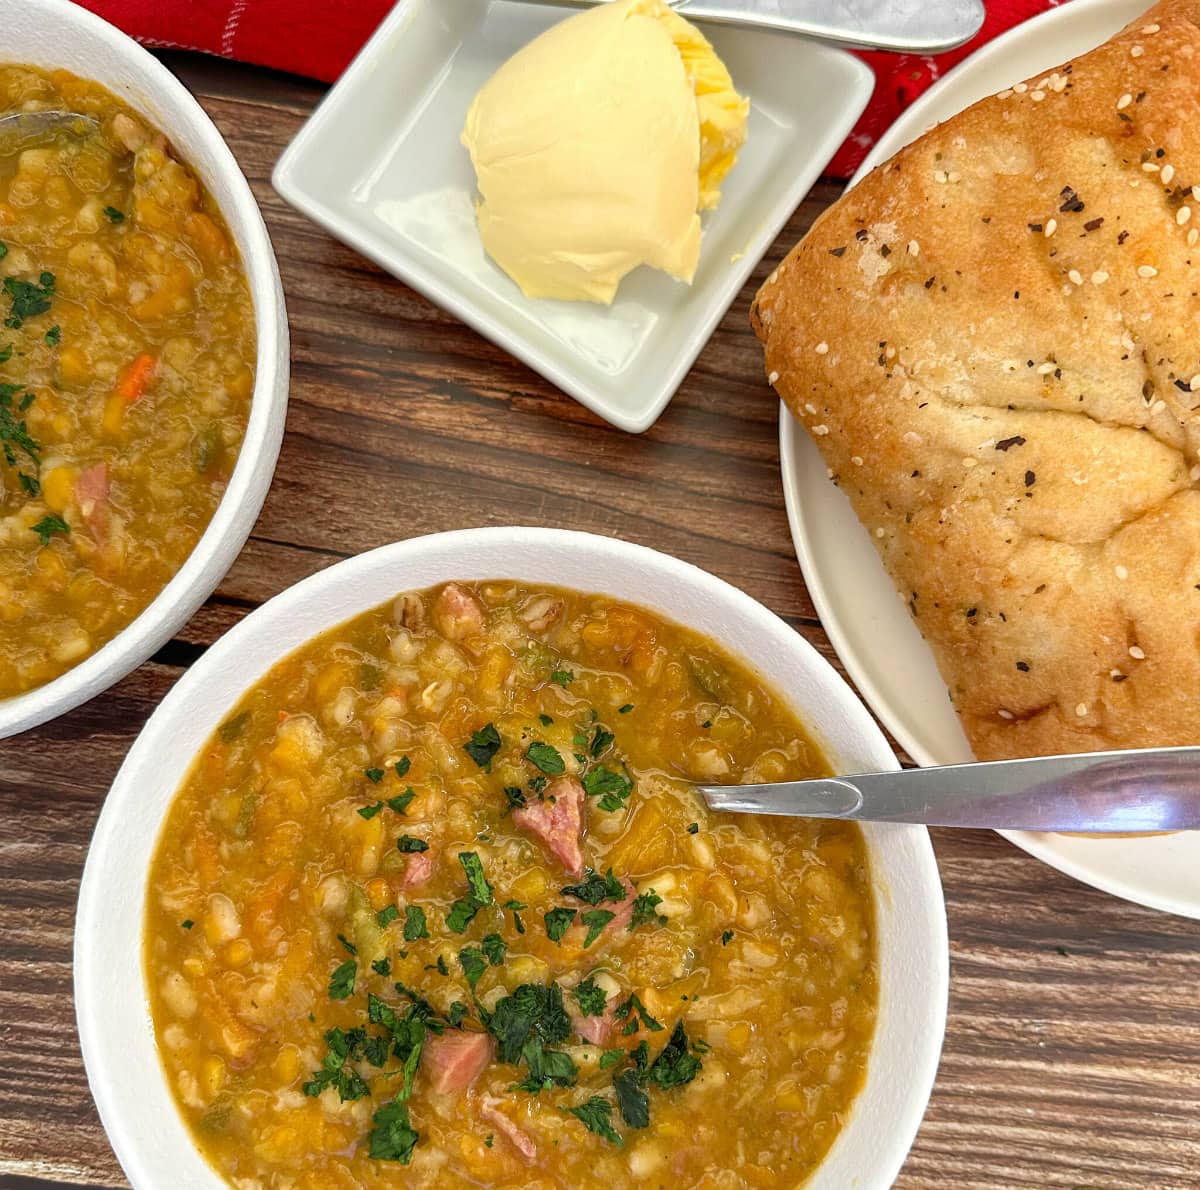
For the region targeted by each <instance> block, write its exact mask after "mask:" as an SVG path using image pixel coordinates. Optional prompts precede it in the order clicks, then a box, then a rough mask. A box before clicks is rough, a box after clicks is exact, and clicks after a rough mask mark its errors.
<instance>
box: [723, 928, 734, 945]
mask: <svg viewBox="0 0 1200 1190" xmlns="http://www.w3.org/2000/svg"><path fill="white" fill-rule="evenodd" d="M732 941H733V931H732V930H726V931H725V933H723V934H722V935H721V945H722V946H728V945H729V944H730V943H731V942H732Z"/></svg>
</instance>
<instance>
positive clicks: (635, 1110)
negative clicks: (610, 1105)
mask: <svg viewBox="0 0 1200 1190" xmlns="http://www.w3.org/2000/svg"><path fill="white" fill-rule="evenodd" d="M640 1081H641V1080H640V1079H639V1077H638V1072H637V1071H636V1070H622V1071H621V1073H620V1074H617V1075H614V1076H613V1090H614V1091H616V1093H617V1107H618V1108H619V1109H620V1111H621V1119H622V1120H624V1121H625V1123H626V1124H628V1125H629V1127H630V1128H647V1127H649V1125H650V1097H649V1096H648V1095H647V1094H646V1092H645V1091H643V1090H642V1088H641V1086H640Z"/></svg>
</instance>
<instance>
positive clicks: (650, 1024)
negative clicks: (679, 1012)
mask: <svg viewBox="0 0 1200 1190" xmlns="http://www.w3.org/2000/svg"><path fill="white" fill-rule="evenodd" d="M613 1015H614V1016H615V1017H616V1018H617V1020H619V1021H625V1028H624V1030H622V1032H623V1033H624V1035H625V1036H626V1037H628V1036H629V1035H630V1034H632V1033H636V1032H637V1031H638V1021H639V1020H640V1021H641V1027H642V1028H643V1029H648V1030H649V1031H650V1032H651V1033H661V1032H662V1025H661V1024H660V1023H659V1022H658V1021H656V1020H655V1019H654V1017H652V1016H651V1015H650V1013H649V1012H647V1011H646V1006H645V1005H644V1004H643V1003H642V1002H641V1000H639V999H638V997H637V994H636V993H630V996H629V999H628V1000H624V1001H622V1002H621V1003H620V1004H618V1005H617V1007H616V1010H615V1012H614V1013H613Z"/></svg>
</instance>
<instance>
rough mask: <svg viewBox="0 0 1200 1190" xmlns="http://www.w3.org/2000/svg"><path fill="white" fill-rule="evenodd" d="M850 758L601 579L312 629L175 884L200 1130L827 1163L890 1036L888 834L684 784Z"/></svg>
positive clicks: (659, 1176)
mask: <svg viewBox="0 0 1200 1190" xmlns="http://www.w3.org/2000/svg"><path fill="white" fill-rule="evenodd" d="M827 772H828V769H827V767H826V765H825V762H824V760H823V759H822V757H821V755H820V753H819V752H818V750H817V749H816V747H815V746H814V745H813V743H812V741H811V740H810V739H809V738H808V736H807V735H806V733H805V730H804V728H803V727H802V725H801V724H800V723H799V722H798V721H797V719H796V717H795V715H794V714H793V713H792V712H791V711H790V710H789V709H788V707H787V706H786V705H784V704H783V702H782V701H781V699H780V697H779V696H778V695H777V694H775V693H774V692H773V691H772V690H771V689H770V688H768V687H767V686H765V685H764V684H763V682H762V681H761V679H760V678H758V677H757V676H756V675H755V674H754V673H752V672H751V671H750V670H749V669H748V668H747V667H746V666H744V665H743V664H741V663H740V662H738V661H737V660H736V659H735V658H733V657H731V656H730V655H729V654H728V653H726V652H725V651H724V650H723V649H722V648H721V647H720V646H719V645H718V644H716V643H715V642H713V641H711V640H709V639H706V638H704V637H702V636H700V635H698V634H696V633H694V632H692V631H689V630H688V629H685V628H682V627H680V626H678V625H675V624H672V623H670V622H668V621H666V620H664V619H663V618H662V617H660V616H658V615H655V614H653V613H651V612H649V611H647V610H645V609H643V608H639V607H634V606H631V605H628V604H624V603H620V602H617V601H615V600H613V599H611V598H608V597H605V596H598V595H587V594H580V593H576V592H571V591H565V590H560V589H555V588H547V587H531V586H528V585H525V584H520V583H514V582H500V581H496V582H481V583H477V584H464V583H450V584H447V585H444V586H442V587H440V588H437V589H434V590H430V591H415V592H408V593H406V594H403V595H400V596H399V597H398V598H397V599H396V600H395V601H394V602H393V603H391V604H389V605H387V606H385V607H382V608H378V609H376V610H374V611H370V612H367V613H366V614H364V615H360V616H358V617H357V618H355V619H353V620H350V621H349V622H347V623H346V624H343V625H342V626H340V627H338V628H336V629H334V630H332V631H330V632H328V633H326V634H324V635H322V636H320V637H317V638H316V639H314V640H313V641H311V642H310V643H309V644H307V645H306V646H304V647H303V648H302V649H300V650H299V651H297V652H296V653H294V654H293V655H291V656H290V657H288V658H287V659H286V660H284V661H282V662H280V663H279V664H278V665H276V666H275V667H274V669H272V670H271V671H270V673H268V674H267V676H266V677H265V678H264V679H263V680H261V681H260V682H258V683H257V684H256V685H255V686H254V687H253V688H252V689H251V690H250V691H249V692H248V693H247V694H246V695H245V697H244V698H243V699H242V700H241V702H240V703H239V704H238V705H237V706H236V707H235V708H234V709H233V710H232V712H231V713H230V714H229V716H228V717H227V718H226V719H225V721H224V722H223V723H222V725H221V726H220V728H219V729H218V730H217V731H216V733H215V734H214V735H213V736H212V738H211V739H210V740H209V742H208V743H207V744H206V745H205V747H204V749H203V750H202V752H201V754H200V755H199V757H198V758H197V759H196V761H195V763H194V765H193V767H192V769H191V771H190V773H189V775H188V777H187V779H186V781H185V783H184V785H183V787H182V789H181V791H180V793H179V794H178V796H177V798H176V800H175V802H174V804H173V806H172V808H171V810H170V812H169V815H168V818H167V821H166V824H165V827H164V829H163V833H162V836H161V838H160V840H159V843H158V849H157V853H156V856H155V859H154V862H153V865H152V869H151V874H150V883H149V889H148V896H147V917H146V946H145V965H146V979H147V983H148V987H149V994H150V1002H151V1009H152V1015H153V1021H154V1027H155V1031H156V1036H157V1039H158V1043H159V1049H160V1053H161V1056H162V1061H163V1063H164V1067H165V1071H166V1076H167V1079H168V1082H169V1084H170V1086H171V1088H172V1091H173V1094H174V1095H175V1097H176V1099H177V1102H178V1105H179V1109H180V1111H181V1113H182V1115H183V1117H184V1119H185V1120H186V1121H187V1123H188V1125H189V1126H190V1128H191V1131H192V1134H193V1136H194V1138H195V1141H196V1144H197V1145H198V1146H199V1148H200V1149H201V1150H202V1151H203V1153H204V1154H205V1155H206V1156H207V1158H208V1159H209V1161H210V1162H211V1163H212V1164H213V1166H214V1167H215V1168H216V1169H217V1170H218V1171H219V1172H220V1174H221V1175H222V1176H223V1177H224V1178H225V1179H226V1180H227V1181H228V1182H229V1183H230V1184H231V1185H233V1186H236V1187H238V1188H240V1190H249V1188H258V1187H272V1188H278V1190H283V1188H287V1190H317V1188H325V1187H332V1186H344V1187H388V1186H395V1185H399V1184H402V1185H404V1186H415V1187H435V1186H436V1187H466V1186H492V1187H512V1188H514V1190H515V1188H517V1187H522V1188H527V1187H539V1188H547V1190H548V1188H550V1187H605V1188H609V1190H611V1188H614V1187H626V1186H628V1187H633V1186H638V1187H679V1186H688V1187H704V1188H710V1190H717V1188H727V1187H769V1186H797V1185H799V1184H801V1183H803V1182H804V1181H805V1179H806V1178H807V1177H808V1175H809V1174H810V1173H811V1172H812V1171H813V1170H814V1169H815V1168H816V1167H817V1166H818V1165H819V1163H820V1161H821V1159H822V1157H823V1156H824V1154H825V1153H826V1151H827V1150H828V1148H829V1146H830V1144H831V1143H832V1142H833V1140H834V1138H835V1137H836V1136H837V1134H838V1131H839V1129H840V1128H841V1126H842V1123H843V1121H844V1120H845V1118H846V1114H847V1111H848V1109H849V1108H850V1106H851V1103H852V1102H853V1100H854V1097H855V1095H856V1094H857V1093H858V1091H859V1089H860V1088H861V1086H862V1084H863V1081H864V1076H865V1071H866V1063H867V1058H868V1052H869V1049H870V1044H871V1038H872V1033H873V1029H874V1022H875V1007H876V992H877V970H876V949H875V937H874V910H873V899H872V887H871V881H870V871H869V864H868V859H867V852H866V847H865V843H864V839H863V836H862V833H861V831H860V829H859V828H858V826H857V825H855V824H853V823H839V822H818V821H802V820H796V821H789V820H783V819H774V820H765V819H759V818H754V817H750V816H735V815H720V814H715V813H710V812H709V811H708V810H707V809H706V807H705V805H704V803H703V801H702V800H701V798H700V797H699V796H698V795H697V793H696V792H695V790H694V788H693V786H692V784H691V783H692V782H697V781H709V782H722V783H735V782H753V781H773V780H784V779H790V778H801V777H807V776H814V775H821V774H824V773H827ZM400 1166H403V1167H405V1168H403V1169H402V1170H401V1169H400V1168H399V1167H400Z"/></svg>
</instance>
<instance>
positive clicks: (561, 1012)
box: [486, 983, 571, 1064]
mask: <svg viewBox="0 0 1200 1190" xmlns="http://www.w3.org/2000/svg"><path fill="white" fill-rule="evenodd" d="M486 1023H487V1028H488V1032H489V1033H491V1035H492V1036H493V1037H494V1038H495V1039H496V1043H497V1045H496V1058H497V1060H498V1061H501V1062H509V1063H514V1064H515V1063H516V1062H517V1061H518V1060H519V1059H520V1057H521V1055H522V1051H523V1049H524V1047H525V1043H526V1042H527V1041H528V1040H529V1038H530V1036H531V1035H536V1036H537V1037H539V1038H540V1039H541V1040H542V1041H543V1042H544V1043H545V1044H546V1045H561V1044H562V1042H564V1041H566V1040H567V1038H568V1037H570V1035H571V1020H570V1018H569V1017H568V1016H567V1010H566V1009H565V1008H564V1007H563V999H562V988H561V987H559V985H558V984H557V983H551V984H550V985H549V986H545V987H543V986H542V985H541V984H536V983H523V984H521V986H520V987H518V988H516V989H515V990H514V991H513V993H512V995H510V996H505V997H504V998H503V999H502V1000H501V1001H500V1002H499V1003H498V1004H497V1005H496V1007H495V1008H494V1009H493V1010H492V1013H491V1015H490V1016H489V1017H488V1018H487V1022H486Z"/></svg>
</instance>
